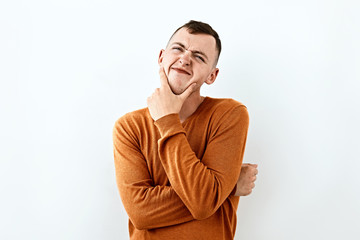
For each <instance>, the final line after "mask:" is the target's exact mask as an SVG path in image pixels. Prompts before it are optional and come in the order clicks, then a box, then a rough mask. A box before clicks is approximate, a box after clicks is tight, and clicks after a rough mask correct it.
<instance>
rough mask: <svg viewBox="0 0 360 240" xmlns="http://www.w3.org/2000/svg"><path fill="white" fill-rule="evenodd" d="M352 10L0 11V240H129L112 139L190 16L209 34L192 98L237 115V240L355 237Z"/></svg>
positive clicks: (224, 4) (45, 4) (88, 7)
mask: <svg viewBox="0 0 360 240" xmlns="http://www.w3.org/2000/svg"><path fill="white" fill-rule="evenodd" d="M359 12H360V4H359V1H355V0H354V1H349V0H348V1H346V0H343V1H341V0H336V1H334V0H322V1H321V0H311V1H310V0H303V1H285V0H283V1H280V0H276V1H265V0H262V1H260V0H255V1H209V0H207V1H193V0H192V1H178V2H171V1H132V2H129V1H115V0H114V1H109V0H101V1H100V0H92V1H88V0H62V1H60V0H59V1H48V0H43V1H41V0H33V1H19V0H17V1H1V2H0V80H1V85H0V107H1V108H0V109H1V118H0V121H1V124H0V136H1V138H0V144H1V151H0V159H1V166H0V193H1V198H0V201H1V203H0V228H1V229H0V238H1V239H36V240H42V239H67V240H78V239H89V240H92V239H94V240H95V239H109V240H110V239H114V240H115V239H128V230H127V215H126V212H125V211H124V209H123V206H122V203H121V200H120V197H119V194H118V192H117V187H116V183H115V173H114V165H113V152H112V128H113V125H114V122H115V120H116V119H117V118H119V117H120V116H122V115H123V114H125V113H126V112H128V111H132V110H135V109H138V108H142V107H145V106H146V98H147V96H149V95H150V94H151V93H152V91H153V90H154V88H156V87H158V86H159V80H158V75H157V71H158V66H157V57H158V54H159V51H160V49H161V48H163V47H165V45H166V43H167V40H168V39H169V37H170V35H171V34H172V32H173V31H174V30H175V29H176V28H177V27H178V26H180V25H182V24H184V23H185V22H187V21H188V20H190V19H195V20H201V21H204V22H208V23H210V24H211V25H212V26H213V27H214V29H215V30H217V31H218V33H219V35H220V37H221V39H222V43H223V52H222V55H221V57H220V61H219V65H218V66H219V68H220V73H219V76H218V79H217V81H216V82H215V84H213V85H212V86H205V87H204V90H203V95H208V96H212V97H231V98H234V99H237V100H239V101H241V102H243V103H245V104H246V105H247V106H248V109H249V113H250V120H251V123H250V129H249V135H248V142H247V148H246V154H245V160H244V161H245V162H255V163H258V164H259V174H258V180H257V181H256V188H255V189H254V191H253V193H252V195H251V196H248V197H244V198H242V199H241V200H240V205H239V209H238V223H237V233H236V239H253V240H260V239H278V240H285V239H299V240H300V239H319V238H320V239H359V237H360V230H359V222H360V186H359V182H360V177H359V174H358V173H359V170H360V164H359V160H360V159H359V153H360V152H359V149H360V146H359V145H360V144H359V138H358V137H359V133H360V131H359V130H360V129H359V122H360V119H359V118H360V111H359V107H360V104H359V103H360V98H359V96H358V94H359V90H360V89H359V80H360V74H359V72H360V70H359V69H360V68H359V67H360V57H359V56H360V50H359V42H360V33H359V29H360V26H359V23H360V17H359Z"/></svg>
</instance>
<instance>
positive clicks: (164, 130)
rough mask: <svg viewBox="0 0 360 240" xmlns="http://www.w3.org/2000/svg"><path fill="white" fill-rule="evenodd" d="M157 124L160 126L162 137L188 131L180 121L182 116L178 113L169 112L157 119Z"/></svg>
mask: <svg viewBox="0 0 360 240" xmlns="http://www.w3.org/2000/svg"><path fill="white" fill-rule="evenodd" d="M154 124H155V126H156V127H157V128H158V130H159V132H160V135H161V137H162V138H163V137H165V136H172V135H175V134H178V133H184V134H185V135H186V132H185V130H184V128H183V126H182V124H181V122H180V117H179V114H178V113H172V114H168V115H166V116H163V117H161V118H159V119H158V120H156V121H155V122H154Z"/></svg>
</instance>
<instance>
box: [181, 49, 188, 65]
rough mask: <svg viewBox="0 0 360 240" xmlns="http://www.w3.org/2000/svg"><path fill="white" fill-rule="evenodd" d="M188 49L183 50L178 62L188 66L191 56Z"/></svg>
mask: <svg viewBox="0 0 360 240" xmlns="http://www.w3.org/2000/svg"><path fill="white" fill-rule="evenodd" d="M190 54H191V53H190V51H184V53H183V54H182V55H181V56H180V59H179V61H180V63H181V64H182V65H185V66H189V65H190V64H191V56H190Z"/></svg>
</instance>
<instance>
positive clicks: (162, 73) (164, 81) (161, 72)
mask: <svg viewBox="0 0 360 240" xmlns="http://www.w3.org/2000/svg"><path fill="white" fill-rule="evenodd" d="M159 75H160V84H161V87H164V88H170V86H169V82H168V78H167V76H166V74H165V70H164V67H161V68H160V69H159Z"/></svg>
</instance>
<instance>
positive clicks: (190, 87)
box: [180, 83, 196, 100]
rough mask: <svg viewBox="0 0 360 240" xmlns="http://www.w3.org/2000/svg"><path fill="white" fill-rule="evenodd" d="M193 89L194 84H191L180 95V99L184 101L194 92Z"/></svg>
mask: <svg viewBox="0 0 360 240" xmlns="http://www.w3.org/2000/svg"><path fill="white" fill-rule="evenodd" d="M195 87H196V83H193V84H191V85H190V86H189V87H188V88H187V89H186V90H185V91H184V92H183V93H182V94H180V97H181V98H182V99H183V100H185V99H186V98H187V97H189V96H190V94H191V93H192V92H193V91H194V89H195Z"/></svg>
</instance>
